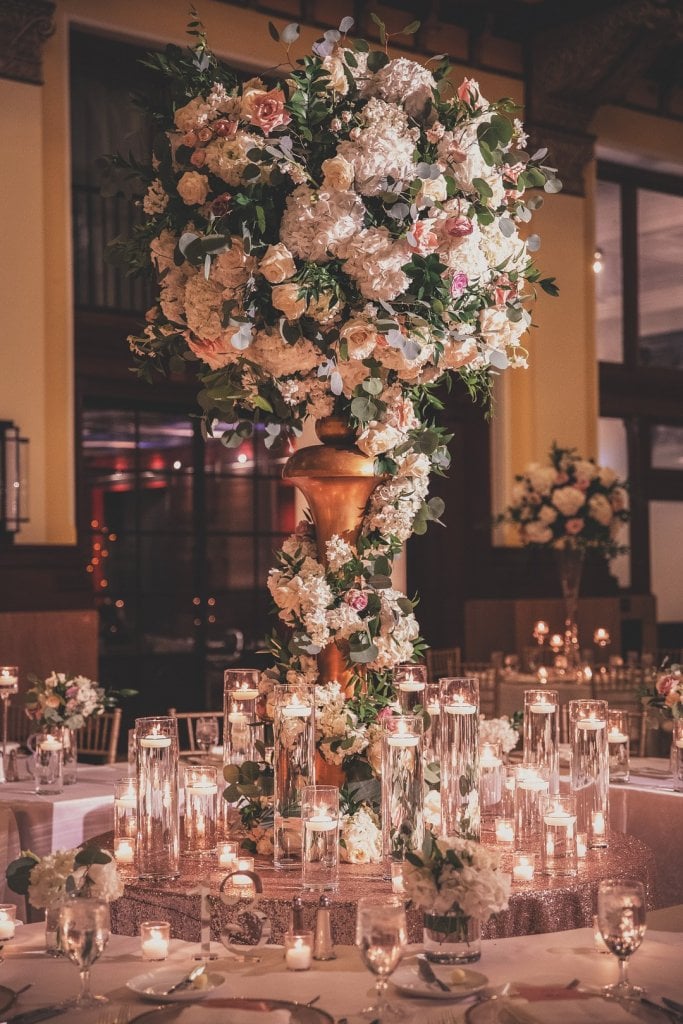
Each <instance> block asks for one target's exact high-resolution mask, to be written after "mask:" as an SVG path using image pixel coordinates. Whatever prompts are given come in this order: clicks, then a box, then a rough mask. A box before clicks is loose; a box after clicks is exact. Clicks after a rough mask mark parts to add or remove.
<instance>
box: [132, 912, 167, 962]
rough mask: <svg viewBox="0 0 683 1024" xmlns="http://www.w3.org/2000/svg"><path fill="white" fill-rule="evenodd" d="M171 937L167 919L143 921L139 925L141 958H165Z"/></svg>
mask: <svg viewBox="0 0 683 1024" xmlns="http://www.w3.org/2000/svg"><path fill="white" fill-rule="evenodd" d="M170 938H171V925H170V924H169V922H168V921H143V922H142V924H141V925H140V946H141V949H142V959H143V960H165V959H166V957H167V956H168V946H169V942H170Z"/></svg>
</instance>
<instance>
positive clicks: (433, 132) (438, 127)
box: [425, 121, 446, 145]
mask: <svg viewBox="0 0 683 1024" xmlns="http://www.w3.org/2000/svg"><path fill="white" fill-rule="evenodd" d="M445 131H446V129H445V128H444V126H443V125H442V124H441V122H440V121H435V122H434V124H433V125H432V126H431V128H428V129H427V131H426V132H425V135H426V136H427V142H431V143H432V145H435V144H436V143H437V142H438V141H439V139H441V138H443V134H444V132H445Z"/></svg>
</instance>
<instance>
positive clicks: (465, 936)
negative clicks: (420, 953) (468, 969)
mask: <svg viewBox="0 0 683 1024" xmlns="http://www.w3.org/2000/svg"><path fill="white" fill-rule="evenodd" d="M423 942H424V952H425V956H426V957H427V959H428V960H431V962H432V963H435V964H471V963H474V962H475V961H476V960H479V959H480V958H481V922H480V920H479V918H478V917H466V916H465V915H464V914H462V913H460V912H458V913H452V914H425V915H424V930H423Z"/></svg>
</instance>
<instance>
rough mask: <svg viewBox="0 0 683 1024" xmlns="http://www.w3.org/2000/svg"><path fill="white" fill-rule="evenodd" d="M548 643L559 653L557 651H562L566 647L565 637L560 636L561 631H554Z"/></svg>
mask: <svg viewBox="0 0 683 1024" xmlns="http://www.w3.org/2000/svg"><path fill="white" fill-rule="evenodd" d="M548 643H549V644H550V646H551V647H552V649H553V650H554V651H555V653H556V654H557V652H558V651H561V650H562V648H563V647H564V637H562V636H560V634H559V633H553V635H552V636H551V637H550V640H549V641H548Z"/></svg>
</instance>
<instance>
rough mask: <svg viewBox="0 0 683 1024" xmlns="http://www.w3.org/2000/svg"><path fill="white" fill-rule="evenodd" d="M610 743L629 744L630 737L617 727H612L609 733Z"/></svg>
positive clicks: (608, 740) (608, 739)
mask: <svg viewBox="0 0 683 1024" xmlns="http://www.w3.org/2000/svg"><path fill="white" fill-rule="evenodd" d="M607 742H608V743H628V736H627V735H626V733H625V732H621V730H620V729H618V728H617V727H616V726H615V725H613V726H612V727H611V729H610V730H609V732H608V733H607Z"/></svg>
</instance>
